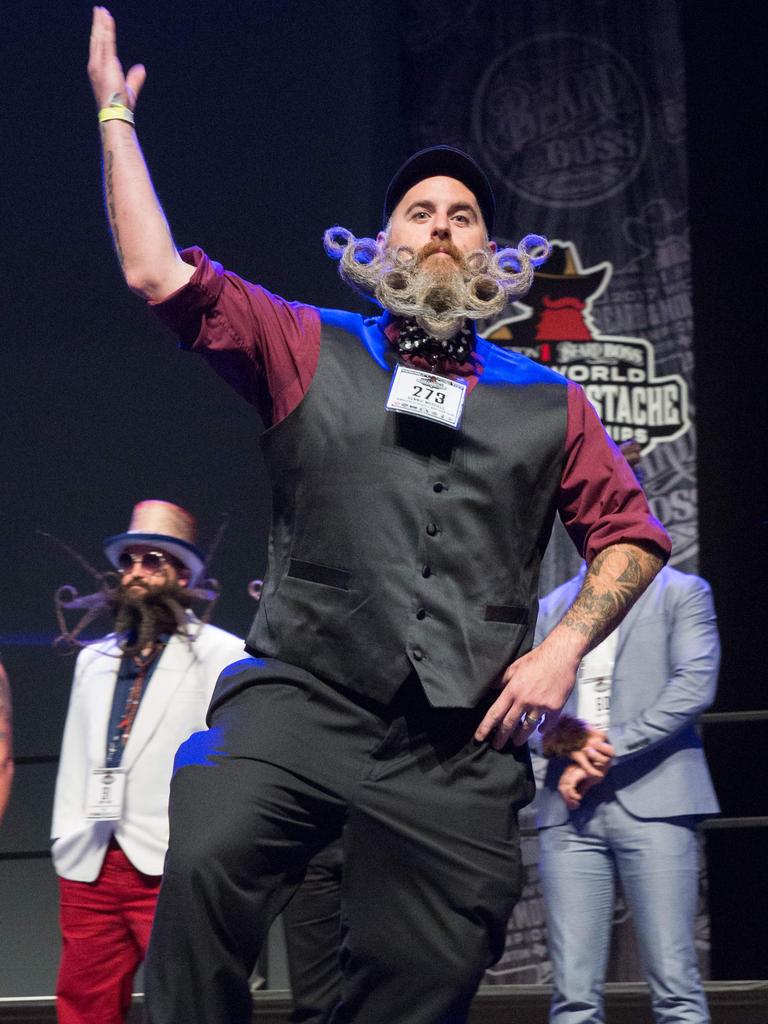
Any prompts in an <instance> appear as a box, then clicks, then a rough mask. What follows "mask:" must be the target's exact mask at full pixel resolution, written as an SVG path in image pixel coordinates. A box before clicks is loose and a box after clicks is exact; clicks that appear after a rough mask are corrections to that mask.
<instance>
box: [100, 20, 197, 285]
mask: <svg viewBox="0 0 768 1024" xmlns="http://www.w3.org/2000/svg"><path fill="white" fill-rule="evenodd" d="M88 77H89V78H90V81H91V87H92V89H93V95H94V97H95V99H96V106H97V108H98V109H99V110H100V109H101V108H102V107H106V106H108V105H109V103H110V100H111V99H113V98H116V99H117V101H118V102H120V103H122V104H124V105H125V106H126V107H128V108H129V109H130V110H134V109H135V107H136V100H137V98H138V95H139V92H140V91H141V88H142V86H143V85H144V82H145V80H146V77H147V73H146V69H145V68H144V65H143V64H135V65H134V66H133V67H132V68H130V69H129V71H128V73H127V74H123V68H122V65H121V63H120V61H119V59H118V56H117V44H116V34H115V21H114V18H113V17H112V15H111V14H110V13H109V11H108V10H107V9H106V8H105V7H94V9H93V23H92V26H91V38H90V49H89V55H88ZM100 128H101V141H102V149H103V156H104V194H105V201H106V208H107V217H108V219H109V226H110V229H111V231H112V238H113V240H114V243H115V251H116V252H117V257H118V259H119V261H120V266H121V268H122V271H123V274H124V275H125V280H126V283H127V284H128V287H129V288H131V290H132V291H134V292H136V293H137V294H139V295H141V296H142V297H143V298H145V299H148V300H154V301H159V300H161V299H164V298H167V296H168V295H170V294H171V293H172V292H175V291H176V290H177V289H178V288H181V287H182V285H184V284H186V283H187V281H188V280H189V279H190V277H191V276H192V274H193V273H194V268H193V267H190V266H188V265H187V264H186V263H184V261H183V260H182V259H181V257H180V256H179V254H178V251H177V249H176V246H175V245H174V242H173V237H172V236H171V231H170V228H169V227H168V222H167V221H166V219H165V214H164V213H163V210H162V207H161V206H160V203H159V201H158V198H157V195H156V194H155V190H154V187H153V185H152V181H151V179H150V176H149V172H148V170H147V165H146V163H145V162H144V156H143V154H142V152H141V147H140V145H139V140H138V138H137V137H136V132H135V129H134V127H133V125H130V124H128V123H127V122H125V121H119V120H115V121H105V122H104V123H103V124H102V125H100Z"/></svg>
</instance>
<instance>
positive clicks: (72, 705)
mask: <svg viewBox="0 0 768 1024" xmlns="http://www.w3.org/2000/svg"><path fill="white" fill-rule="evenodd" d="M193 621H194V620H193ZM119 654H120V649H119V647H118V646H117V643H116V639H115V637H114V635H112V636H108V637H105V638H104V640H101V641H99V642H98V643H96V644H92V645H91V646H89V647H86V648H84V649H83V650H82V651H81V652H80V654H79V656H78V659H77V664H76V666H75V677H74V681H73V683H72V692H71V695H70V699H69V709H68V711H67V720H66V724H65V726H64V739H63V741H62V748H61V757H60V760H59V771H58V775H57V777H56V795H55V797H54V803H53V825H52V829H51V836H52V839H53V849H52V856H53V864H54V867H55V869H56V873H57V874H58V875H61V876H62V877H63V878H69V879H72V880H73V881H77V882H92V881H94V880H95V879H96V878H97V877H98V874H99V872H100V870H101V865H102V862H103V860H104V855H105V853H106V849H107V845H108V843H109V840H110V838H111V837H112V834H113V833H114V835H115V838H116V839H117V841H118V842H119V843H120V846H121V847H122V849H123V851H124V853H125V854H126V856H127V857H128V859H129V860H130V861H131V863H132V864H133V866H134V867H135V868H137V869H138V870H139V871H141V872H143V873H144V874H147V875H160V874H162V871H163V861H164V858H165V851H166V849H167V846H168V792H169V788H170V782H171V774H172V771H173V759H174V755H175V754H176V751H177V749H178V747H179V745H180V744H181V743H183V742H184V740H186V739H187V738H188V737H189V736H190V735H191V734H192V733H193V732H197V731H198V730H200V729H204V728H205V714H206V711H207V709H208V703H209V701H210V699H211V693H212V692H213V688H214V686H215V685H216V679H217V677H218V675H219V673H220V672H221V670H222V669H223V668H225V667H226V666H227V665H228V664H230V662H233V661H237V660H238V659H239V658H240V657H242V654H243V641H242V640H241V639H240V638H239V637H236V636H233V635H232V634H231V633H226V632H224V630H222V629H217V628H216V627H215V626H208V625H206V626H203V627H202V629H201V630H200V633H199V635H198V637H197V639H196V640H195V641H194V642H193V643H189V642H188V641H187V640H185V639H184V638H183V637H180V636H179V635H178V634H177V635H176V636H173V637H172V638H171V640H170V642H169V643H168V646H167V647H166V649H165V650H164V651H163V653H162V655H161V656H160V661H159V662H158V664H157V666H156V667H155V670H154V672H153V673H152V676H151V678H150V680H149V683H148V685H147V688H146V691H145V693H144V696H143V698H142V701H141V704H140V705H139V710H138V713H137V715H136V719H135V721H134V723H133V728H132V729H131V734H130V736H129V737H128V742H127V743H126V745H125V750H124V751H123V758H122V762H121V767H122V768H124V769H125V770H126V789H125V803H124V805H123V813H122V816H121V818H120V820H119V821H89V820H88V818H86V816H85V815H86V792H87V784H88V776H89V772H90V770H91V769H92V768H103V767H104V762H105V756H106V745H107V728H108V725H109V713H110V710H111V708H112V697H113V694H114V690H115V683H116V681H117V672H118V669H119V667H120V657H119V656H118V657H116V656H115V655H119Z"/></svg>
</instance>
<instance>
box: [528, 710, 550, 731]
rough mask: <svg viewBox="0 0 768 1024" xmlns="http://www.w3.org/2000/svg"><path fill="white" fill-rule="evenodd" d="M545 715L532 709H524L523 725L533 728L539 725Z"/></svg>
mask: <svg viewBox="0 0 768 1024" xmlns="http://www.w3.org/2000/svg"><path fill="white" fill-rule="evenodd" d="M545 717H546V716H545V715H544V714H542V713H541V712H539V713H536V712H534V711H526V712H525V715H524V716H523V718H524V720H523V725H526V726H530V728H531V729H535V728H536V726H538V725H541V723H542V722H543V721H544V719H545Z"/></svg>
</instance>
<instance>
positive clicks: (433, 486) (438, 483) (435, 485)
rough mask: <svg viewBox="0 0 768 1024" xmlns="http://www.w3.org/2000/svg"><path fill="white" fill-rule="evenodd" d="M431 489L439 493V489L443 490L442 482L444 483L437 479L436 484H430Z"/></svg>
mask: <svg viewBox="0 0 768 1024" xmlns="http://www.w3.org/2000/svg"><path fill="white" fill-rule="evenodd" d="M432 490H433V491H434V492H435V494H439V493H440V491H444V490H445V484H444V483H441V482H440V481H439V480H438V481H437V483H436V484H433V485H432Z"/></svg>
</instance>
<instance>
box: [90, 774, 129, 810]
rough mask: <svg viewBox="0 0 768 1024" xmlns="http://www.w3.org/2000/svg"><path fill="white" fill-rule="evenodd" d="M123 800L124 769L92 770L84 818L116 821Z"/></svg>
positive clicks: (121, 808)
mask: <svg viewBox="0 0 768 1024" xmlns="http://www.w3.org/2000/svg"><path fill="white" fill-rule="evenodd" d="M124 799H125V769H124V768H93V769H92V770H91V774H90V776H89V777H88V795H87V798H86V808H87V810H86V815H85V816H86V818H90V819H91V820H96V821H118V820H119V819H120V815H121V814H122V812H123V801H124Z"/></svg>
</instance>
